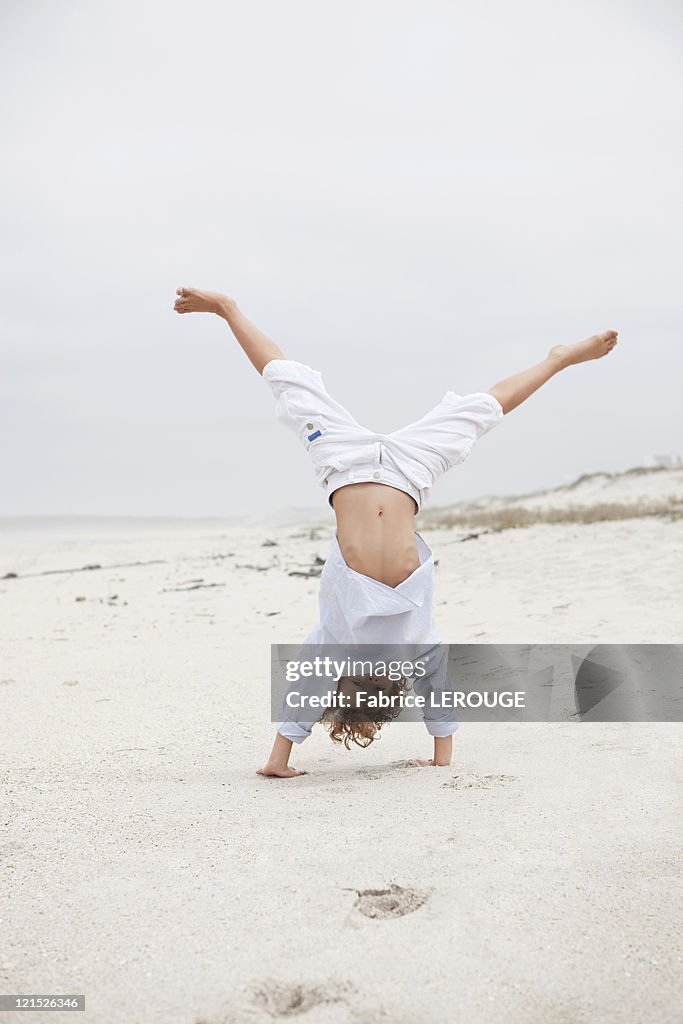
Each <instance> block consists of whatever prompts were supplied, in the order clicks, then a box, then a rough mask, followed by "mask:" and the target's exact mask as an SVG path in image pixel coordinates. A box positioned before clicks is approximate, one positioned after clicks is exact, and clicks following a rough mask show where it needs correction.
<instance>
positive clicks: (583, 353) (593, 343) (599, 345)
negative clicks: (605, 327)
mask: <svg viewBox="0 0 683 1024" xmlns="http://www.w3.org/2000/svg"><path fill="white" fill-rule="evenodd" d="M616 343H617V331H605V333H604V334H594V335H593V336H592V337H591V338H586V340H585V341H577V342H575V344H573V345H555V346H554V347H553V348H551V349H550V352H549V353H548V358H549V359H555V360H557V361H558V362H560V363H561V364H562V366H573V365H574V363H585V362H586V360H588V359H602V357H603V356H606V355H607V354H608V353H609V352H611V351H612V349H613V348H614V346H615V345H616Z"/></svg>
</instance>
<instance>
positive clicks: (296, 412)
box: [174, 288, 617, 778]
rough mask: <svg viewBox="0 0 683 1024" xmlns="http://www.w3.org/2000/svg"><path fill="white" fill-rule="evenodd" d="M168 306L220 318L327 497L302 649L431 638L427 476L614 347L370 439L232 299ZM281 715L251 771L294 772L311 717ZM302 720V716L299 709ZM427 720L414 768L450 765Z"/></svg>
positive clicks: (362, 734)
mask: <svg viewBox="0 0 683 1024" xmlns="http://www.w3.org/2000/svg"><path fill="white" fill-rule="evenodd" d="M174 308H175V310H176V312H178V313H194V312H205V313H214V314H215V315H217V316H219V317H221V318H222V319H224V320H225V321H226V323H227V324H228V326H229V327H230V329H231V330H232V333H233V334H234V336H235V338H236V339H237V341H238V342H239V343H240V345H241V346H242V348H243V350H244V352H245V354H246V355H247V357H248V358H249V360H250V361H251V363H252V365H253V366H254V367H255V369H256V370H257V371H258V373H260V374H262V376H263V378H264V379H265V380H266V381H267V383H268V384H269V385H270V387H271V388H272V390H273V392H274V394H275V397H276V398H277V406H276V416H278V418H280V419H282V420H283V421H284V422H285V423H286V424H287V425H288V426H290V427H291V428H292V429H293V430H295V431H296V433H297V435H298V436H299V439H300V441H301V442H302V443H303V444H304V446H305V447H306V449H307V451H308V453H309V455H310V456H311V459H312V461H313V465H314V468H315V472H316V477H317V479H318V482H319V483H320V485H321V486H322V487H323V488H324V489H325V491H326V493H327V495H328V500H329V503H330V505H331V506H332V508H333V510H334V513H335V517H336V532H335V536H334V539H333V542H332V549H331V552H330V555H329V557H328V559H327V560H326V562H325V567H324V569H323V572H322V575H321V588H320V621H319V623H318V624H317V625H316V627H315V629H314V630H313V632H312V633H311V634H310V636H309V637H308V639H307V641H306V643H309V644H380V643H396V644H418V645H423V646H425V647H426V648H428V647H430V645H431V646H434V645H436V644H438V643H439V637H438V634H437V633H436V629H435V624H434V616H433V597H434V560H433V555H432V553H431V551H430V550H429V547H428V546H427V544H426V543H425V541H424V540H423V538H422V537H420V536H419V534H417V533H416V532H415V526H414V517H415V515H416V514H417V512H418V511H419V510H420V508H421V506H422V503H423V502H424V500H425V498H426V497H427V495H428V493H429V490H430V488H431V487H432V485H433V484H434V481H435V480H436V479H437V478H438V477H439V476H441V474H442V473H445V472H447V471H448V470H449V469H451V468H452V467H453V466H455V465H457V464H458V463H460V462H463V461H464V459H466V458H467V456H468V455H469V453H470V451H471V450H472V448H473V446H474V444H475V443H476V441H477V440H478V439H479V438H480V437H481V436H482V435H483V434H485V433H486V432H487V431H489V430H490V429H491V428H492V427H494V426H496V424H498V423H499V422H500V421H501V420H502V418H503V416H504V415H507V413H509V412H511V410H512V409H515V408H516V407H517V406H518V405H520V404H521V403H522V402H524V401H525V400H526V399H527V398H529V396H530V395H532V394H533V393H534V392H535V391H537V390H538V389H539V388H540V387H541V386H542V385H543V384H545V383H546V382H547V381H548V380H550V378H551V377H553V376H554V375H555V374H556V373H558V372H559V371H560V370H563V369H566V368H567V367H568V366H572V365H574V364H575V363H581V362H586V361H588V360H593V359H600V358H602V357H603V356H606V355H607V354H608V353H609V352H611V351H612V349H613V348H614V346H615V345H616V343H617V332H616V331H607V332H605V333H604V334H598V335H594V336H592V337H590V338H588V339H587V340H586V341H581V342H577V343H576V344H573V345H556V346H554V347H553V348H551V349H550V351H549V353H548V355H547V356H546V358H545V359H543V360H542V361H541V362H540V363H537V364H536V365H534V366H532V367H530V368H529V369H527V370H523V371H522V372H521V373H517V374H515V375H513V376H512V377H508V378H506V379H505V380H502V381H500V382H499V383H498V384H495V385H494V386H493V387H491V388H489V389H488V391H483V392H475V393H473V394H469V395H464V396H462V395H457V394H455V393H454V392H452V391H448V392H447V393H446V395H445V396H444V398H443V399H442V400H441V402H439V403H438V404H437V405H436V406H435V407H434V408H433V409H431V410H430V411H429V412H428V413H427V414H426V415H425V416H423V417H422V418H421V419H420V420H417V421H416V422H415V423H411V424H409V425H408V426H406V427H403V428H402V429H400V430H396V431H394V432H393V433H391V434H377V433H374V432H372V431H370V430H367V429H366V428H365V427H363V426H361V425H360V424H359V423H358V422H357V421H356V420H355V419H354V418H353V417H352V416H351V415H350V414H349V413H348V412H347V411H346V410H345V409H344V408H343V406H341V405H340V404H339V403H338V402H336V401H335V400H334V399H333V398H332V397H331V396H330V395H329V394H328V393H327V391H326V389H325V385H324V383H323V379H322V376H321V375H320V373H319V371H317V370H314V369H312V368H311V367H309V366H306V365H305V364H303V363H298V362H296V361H294V360H290V359H287V358H286V357H285V356H284V354H283V352H282V351H281V350H280V348H279V347H278V346H277V345H276V344H275V342H274V341H272V340H271V339H270V338H269V337H267V335H265V334H263V332H262V331H260V330H259V329H258V328H257V327H255V326H254V324H252V323H251V322H250V321H249V320H248V319H247V317H246V316H245V315H244V314H243V313H242V311H241V310H240V309H239V308H238V306H237V303H236V302H235V301H234V300H233V299H231V298H228V296H226V295H223V294H220V293H217V292H205V291H199V290H198V289H196V288H178V289H177V298H176V301H175V306H174ZM345 685H346V686H348V685H349V683H348V682H347V683H346V684H345ZM283 717H284V718H285V720H283V722H280V723H279V724H278V730H277V732H276V735H275V742H274V744H273V749H272V751H271V754H270V757H269V758H268V761H267V762H266V764H265V765H264V767H263V768H261V769H260V771H259V774H261V775H271V776H276V777H278V778H292V777H294V776H296V775H300V774H302V772H299V771H296V770H295V769H294V768H292V767H290V765H289V757H290V753H291V750H292V744H293V743H295V742H296V743H300V742H301V741H302V740H303V739H305V738H306V736H308V735H309V734H310V731H311V728H312V724H313V723H312V722H310V721H300V720H297V719H296V716H294V717H292V716H289V717H286V716H283ZM306 717H307V718H309V719H310V717H311V715H310V712H309V713H308V715H307V716H306ZM332 724H333V726H334V722H333V723H332ZM359 724H360V723H359V722H357V723H355V726H357V727H358V726H359ZM367 724H368V723H367V722H365V723H364V726H367ZM369 724H370V725H372V724H373V723H369ZM374 724H375V726H376V728H375V730H374V732H372V730H371V729H370V730H368V729H367V728H365V727H364V729H363V730H359V728H356V729H355V734H356V738H353V734H354V723H353V722H347V723H346V725H347V726H350V730H349V728H347V729H346V730H343V729H342V732H343V733H344V735H345V737H346V739H348V738H349V733H351V734H352V737H351V738H352V741H353V742H359V741H360V742H361V745H367V742H372V739H374V737H375V735H376V734H377V732H378V731H379V728H381V724H382V723H381V721H377V722H376V723H374ZM426 724H427V728H428V730H429V732H430V733H431V735H432V736H433V739H434V751H433V757H432V758H431V759H429V760H425V761H420V762H418V763H420V764H423V765H448V764H450V762H451V757H452V747H453V739H452V734H453V732H454V731H455V729H456V728H457V724H456V723H455V722H447V721H436V722H431V723H430V722H429V721H428V720H426ZM335 733H337V735H335ZM338 733H339V729H338V728H337V727H336V726H335V727H334V728H331V730H330V734H331V735H332V738H333V739H337V740H338V741H341V740H340V736H339V735H338ZM366 741H367V742H366ZM347 745H348V743H347Z"/></svg>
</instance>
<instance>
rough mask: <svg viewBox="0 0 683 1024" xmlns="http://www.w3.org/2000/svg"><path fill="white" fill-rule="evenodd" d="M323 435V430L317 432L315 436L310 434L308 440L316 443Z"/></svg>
mask: <svg viewBox="0 0 683 1024" xmlns="http://www.w3.org/2000/svg"><path fill="white" fill-rule="evenodd" d="M321 434H322V431H321V430H316V432H315V434H309V435H308V440H309V441H315V439H316V437H320V435H321Z"/></svg>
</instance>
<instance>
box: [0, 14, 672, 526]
mask: <svg viewBox="0 0 683 1024" xmlns="http://www.w3.org/2000/svg"><path fill="white" fill-rule="evenodd" d="M0 10H1V12H2V13H1V14H0V40H1V42H0V95H1V96H2V101H1V102H2V107H3V143H4V146H3V149H4V157H3V160H2V163H1V165H0V181H1V182H2V186H3V187H2V207H1V221H0V223H1V227H2V236H3V240H4V245H3V247H2V256H1V257H0V259H1V261H2V263H1V266H0V277H1V281H2V284H1V286H0V291H1V292H2V295H3V303H2V320H1V322H2V338H1V345H2V355H1V363H0V368H1V371H2V379H1V384H0V388H1V402H2V427H3V441H4V443H3V455H2V458H3V467H2V483H3V487H2V498H1V502H0V513H1V514H36V513H91V514H94V513H101V514H107V513H110V514H126V513H129V514H169V515H212V514H215V515H219V514H235V513H249V512H257V511H258V510H261V509H263V508H264V507H265V508H270V507H272V508H274V509H276V510H278V509H283V508H286V507H290V506H308V507H315V506H318V507H320V506H322V504H323V502H324V497H323V492H322V491H321V490H319V489H318V487H317V485H316V484H315V482H314V478H313V472H312V469H311V467H310V466H309V464H308V461H307V458H306V455H305V452H304V451H303V449H300V448H299V447H298V444H297V441H296V438H295V436H294V435H293V434H290V433H289V432H288V431H287V430H285V429H284V428H283V427H282V426H281V425H280V424H279V423H277V422H276V421H275V420H274V418H273V399H272V397H271V395H270V392H269V391H268V389H267V387H266V385H265V384H264V383H263V381H262V380H261V379H260V378H259V377H258V375H257V374H256V373H255V372H254V371H253V370H252V369H251V367H250V366H249V365H248V363H247V361H246V359H245V358H244V356H243V355H242V353H241V352H240V351H239V350H238V348H237V346H236V343H235V342H234V341H233V340H232V338H231V336H230V335H229V332H228V330H227V328H226V327H225V325H224V324H223V323H222V322H220V321H218V320H216V319H214V318H211V317H209V316H205V315H201V316H185V317H179V316H177V315H176V314H174V313H173V311H172V304H173V299H174V291H175V288H176V286H177V285H178V284H195V285H198V286H200V287H208V288H217V289H221V290H224V291H227V292H228V293H230V294H232V295H233V296H234V297H235V298H236V299H237V301H238V303H239V304H240V306H241V308H242V309H243V310H244V312H245V313H246V314H247V315H248V316H249V317H250V318H251V319H253V320H254V321H255V322H256V323H257V324H258V325H259V326H260V327H261V328H262V329H263V330H265V331H266V332H267V333H269V334H270V335H271V336H272V337H274V338H275V339H276V340H277V341H278V342H279V343H280V345H281V346H282V347H283V348H284V350H285V352H286V354H287V355H289V356H290V357H292V358H296V359H300V360H303V361H306V362H310V363H312V364H313V365H314V366H316V367H317V368H319V369H321V370H322V371H323V373H324V377H325V381H326V383H327V386H328V388H329V390H331V391H332V392H333V393H334V394H335V396H336V397H338V398H339V399H340V400H341V401H342V402H344V403H345V404H346V405H347V406H348V407H349V408H350V409H351V411H352V412H353V413H354V415H356V417H357V418H359V419H361V421H363V422H365V423H366V424H367V425H368V426H370V427H371V428H373V429H376V430H379V431H383V430H393V429H394V428H396V427H398V426H400V425H402V424H403V423H405V422H409V421H410V420H412V419H415V418H417V417H418V416H420V415H422V413H423V412H425V411H426V410H427V409H428V408H429V407H430V406H431V405H433V404H435V403H436V402H437V401H438V400H439V399H440V398H441V397H442V395H443V393H444V392H445V391H446V390H448V389H451V390H455V391H459V392H464V391H468V390H470V391H471V390H481V389H483V388H486V387H489V386H490V385H491V384H493V383H494V382H495V381H496V380H497V379H500V378H501V377H504V376H507V375H508V374H510V373H512V372H514V371H516V370H518V369H522V368H523V367H525V366H526V365H528V364H530V363H533V362H536V361H537V360H538V359H540V358H542V357H543V355H544V354H545V352H546V350H547V348H548V347H549V345H551V344H555V343H557V342H565V341H571V340H574V339H578V338H581V337H584V336H586V335H587V334H590V333H593V332H595V331H599V330H604V329H607V328H616V329H618V330H619V331H620V344H619V346H618V348H617V350H616V352H615V354H614V355H613V356H610V357H608V359H606V360H603V361H602V362H601V363H598V364H589V365H584V366H580V367H575V368H572V369H571V370H569V371H567V373H566V374H564V375H562V376H561V377H558V378H556V379H555V380H553V381H551V382H550V384H549V385H548V386H547V387H546V388H545V389H544V390H543V391H542V392H540V393H539V394H538V395H536V396H534V397H533V398H532V399H531V400H530V402H529V403H528V404H527V405H525V406H524V407H523V408H522V409H520V410H518V411H516V412H514V413H513V414H512V415H511V416H510V417H508V418H506V420H504V421H503V423H502V424H501V425H500V426H499V427H497V428H496V430H495V431H493V432H492V433H491V434H490V435H489V436H488V437H486V438H484V439H483V440H482V441H481V442H480V445H478V446H477V448H475V450H474V452H473V453H472V455H471V456H470V459H469V460H468V462H467V463H465V464H464V465H463V466H462V467H460V468H458V469H456V470H454V471H453V472H451V473H450V474H448V475H447V476H446V477H445V478H443V479H442V480H441V481H440V482H439V483H438V485H437V487H436V488H435V490H434V494H433V501H434V502H436V503H445V502H447V501H450V500H455V499H457V498H458V497H472V496H475V495H478V494H482V493H510V492H519V491H525V490H530V489H533V488H536V487H540V486H546V485H554V484H557V483H562V482H566V481H568V480H571V479H572V478H573V477H575V476H577V475H579V474H580V473H582V472H588V471H593V470H597V469H608V470H616V469H623V468H628V467H630V466H633V465H636V464H641V463H643V462H648V461H649V460H650V459H651V457H652V456H653V455H655V454H658V453H665V452H683V416H682V414H681V401H680V386H681V385H680V381H681V368H682V363H683V359H682V356H681V324H682V320H683V315H682V311H681V304H680V281H681V273H682V270H683V260H682V259H681V227H682V226H683V225H682V220H683V218H682V216H681V199H680V181H681V180H683V144H682V137H681V95H682V85H683V82H682V79H683V72H682V67H681V37H682V34H683V33H682V32H681V17H680V7H679V5H677V4H674V3H671V4H666V3H663V2H655V3H653V2H650V0H648V2H640V3H636V2H633V0H632V2H630V3H629V2H626V3H624V2H623V0H615V2H600V0H591V2H575V0H573V2H571V3H563V2H559V3H553V4H548V3H547V2H528V0H524V2H520V3H514V2H513V3H510V2H500V0H494V2H490V3H472V2H469V3H459V2H434V0H422V2H420V3H419V4H418V3H411V4H406V3H396V2H391V3H384V2H377V0H363V2H348V0H346V2H344V3H343V4H342V3H320V2H301V0H288V2H287V3H283V2H267V3H266V2H258V0H256V2H248V3H247V2H243V3H230V2H228V3H225V2H218V0H211V2H208V0H198V2H195V3H193V4H191V5H187V3H183V4H180V3H178V2H176V0H170V2H167V0H165V2H164V3H161V2H156V0H152V2H148V3H144V4H142V5H138V4H137V3H133V2H131V0H123V2H122V0H116V2H112V0H98V3H87V2H81V3H76V2H71V3H70V2H63V3H60V4H48V3H37V2H34V3H32V4H26V3H19V2H14V3H12V2H9V3H8V2H7V0H5V2H4V3H3V5H2V7H1V8H0Z"/></svg>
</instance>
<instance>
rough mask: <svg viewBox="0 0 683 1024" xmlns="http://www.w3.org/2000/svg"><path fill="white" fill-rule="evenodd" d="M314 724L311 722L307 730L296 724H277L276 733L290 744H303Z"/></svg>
mask: <svg viewBox="0 0 683 1024" xmlns="http://www.w3.org/2000/svg"><path fill="white" fill-rule="evenodd" d="M314 724H315V723H313V722H311V727H310V729H307V728H306V727H305V726H303V725H299V723H298V722H278V723H277V731H278V732H279V733H280V735H281V736H284V738H285V739H286V740H291V741H292V743H303V741H304V740H307V739H308V737H309V736H310V735H311V732H312V731H313V725H314Z"/></svg>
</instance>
